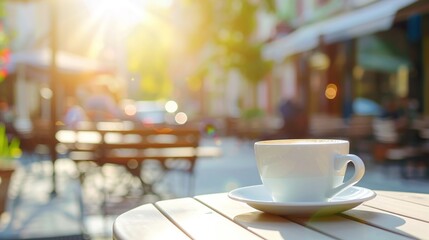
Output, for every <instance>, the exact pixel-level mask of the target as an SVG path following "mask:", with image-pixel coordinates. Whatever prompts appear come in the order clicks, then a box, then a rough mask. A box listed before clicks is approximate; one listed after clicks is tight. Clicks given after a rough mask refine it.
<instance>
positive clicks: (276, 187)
mask: <svg viewBox="0 0 429 240" xmlns="http://www.w3.org/2000/svg"><path fill="white" fill-rule="evenodd" d="M255 156H256V161H257V165H258V170H259V175H260V177H261V180H262V183H263V184H264V186H265V187H266V188H267V189H268V190H269V191H270V192H271V194H272V197H273V200H274V201H275V202H325V201H328V200H329V198H332V197H333V196H335V195H336V194H338V193H340V192H341V191H342V190H344V189H346V188H348V187H351V186H352V185H354V184H356V183H357V182H358V181H359V180H360V179H361V178H362V177H363V175H364V173H365V165H364V163H363V161H362V160H361V159H360V158H359V157H358V156H356V155H353V154H349V142H348V141H346V140H336V139H284V140H266V141H259V142H256V143H255ZM349 162H352V163H353V164H354V169H355V170H354V174H353V176H352V177H351V178H350V179H348V180H347V181H346V182H343V181H344V175H345V172H346V168H347V164H348V163H349Z"/></svg>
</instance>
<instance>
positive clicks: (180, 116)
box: [174, 112, 188, 125]
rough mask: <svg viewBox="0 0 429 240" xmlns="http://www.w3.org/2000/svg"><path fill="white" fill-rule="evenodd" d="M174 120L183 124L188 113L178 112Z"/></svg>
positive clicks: (186, 119)
mask: <svg viewBox="0 0 429 240" xmlns="http://www.w3.org/2000/svg"><path fill="white" fill-rule="evenodd" d="M174 120H175V121H176V123H177V124H180V125H182V124H185V123H186V122H187V121H188V115H186V113H184V112H178V113H177V114H176V116H174Z"/></svg>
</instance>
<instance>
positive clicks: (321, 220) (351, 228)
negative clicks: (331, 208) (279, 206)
mask: <svg viewBox="0 0 429 240" xmlns="http://www.w3.org/2000/svg"><path fill="white" fill-rule="evenodd" d="M234 222H237V223H238V224H240V225H242V226H244V227H246V228H248V229H249V230H251V231H254V232H255V233H257V232H258V231H273V232H278V234H280V235H282V236H283V237H284V238H285V239H286V238H289V237H291V235H292V236H293V235H294V234H299V235H300V236H301V237H302V234H304V235H308V236H313V237H314V233H315V232H317V233H322V234H325V235H327V236H334V237H339V238H343V237H345V236H365V235H368V236H369V235H373V234H377V233H380V232H382V230H380V229H383V230H384V232H383V234H384V235H391V236H390V237H393V238H395V236H396V237H399V236H398V235H396V234H399V235H403V236H406V237H412V238H415V236H412V235H410V234H409V233H407V232H406V231H403V230H400V227H401V226H403V225H404V224H406V221H405V219H403V218H401V217H399V216H393V215H389V214H386V213H380V212H372V211H365V210H349V211H347V212H345V213H342V214H335V215H330V216H317V217H314V216H310V217H308V216H307V217H305V216H279V215H272V214H268V213H263V212H259V211H255V212H249V213H245V214H240V215H237V216H235V217H234ZM386 230H387V231H386Z"/></svg>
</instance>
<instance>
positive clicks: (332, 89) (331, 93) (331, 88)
mask: <svg viewBox="0 0 429 240" xmlns="http://www.w3.org/2000/svg"><path fill="white" fill-rule="evenodd" d="M337 90H338V89H337V85H335V84H333V83H330V84H328V86H326V90H325V96H326V98H327V99H330V100H332V99H334V98H335V97H336V96H337Z"/></svg>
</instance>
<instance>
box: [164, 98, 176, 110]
mask: <svg viewBox="0 0 429 240" xmlns="http://www.w3.org/2000/svg"><path fill="white" fill-rule="evenodd" d="M178 108H179V106H178V105H177V103H176V102H175V101H173V100H170V101H168V102H167V103H165V111H167V112H169V113H174V112H176V111H177V109H178Z"/></svg>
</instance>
